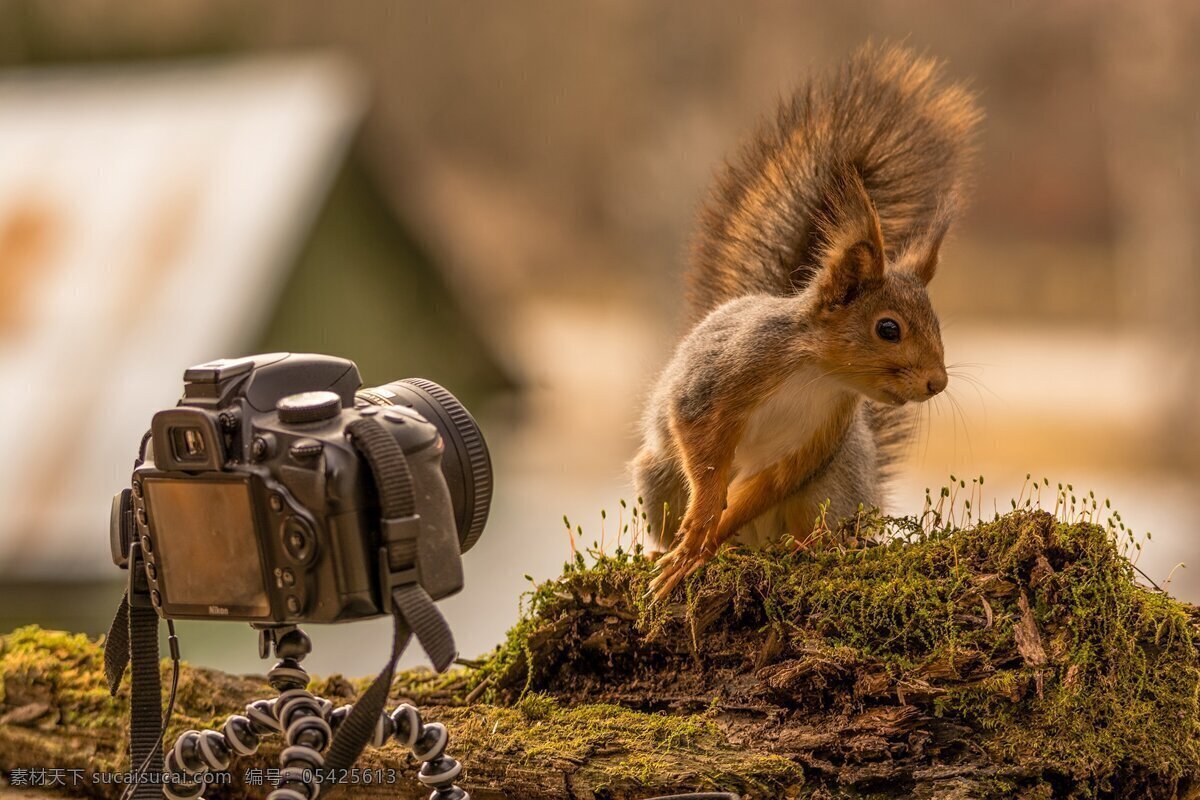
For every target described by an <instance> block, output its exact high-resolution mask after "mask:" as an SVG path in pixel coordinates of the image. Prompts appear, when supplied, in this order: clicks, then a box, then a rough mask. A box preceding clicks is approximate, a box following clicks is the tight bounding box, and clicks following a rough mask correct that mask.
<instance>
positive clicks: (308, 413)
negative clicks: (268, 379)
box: [275, 392, 342, 424]
mask: <svg viewBox="0 0 1200 800" xmlns="http://www.w3.org/2000/svg"><path fill="white" fill-rule="evenodd" d="M275 410H276V411H278V412H279V419H280V421H282V422H288V423H295V424H303V423H305V422H320V421H321V420H326V419H332V418H333V417H336V416H337V415H338V413H339V412H340V411H341V410H342V398H340V397H338V396H337V395H336V394H334V393H333V392H301V393H300V394H291V395H288V396H287V397H284V398H283V399H281V400H280V401H279V402H278V403H276V404H275Z"/></svg>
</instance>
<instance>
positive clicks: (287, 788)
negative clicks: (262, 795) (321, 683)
mask: <svg viewBox="0 0 1200 800" xmlns="http://www.w3.org/2000/svg"><path fill="white" fill-rule="evenodd" d="M275 707H276V709H277V710H278V719H279V725H280V727H281V728H282V729H283V735H284V739H285V740H286V742H287V746H286V747H285V748H284V750H283V752H282V753H280V754H279V763H280V766H282V767H283V770H282V772H281V773H280V776H279V782H278V783H277V784H276V786H275V789H274V790H273V791H272V792H271V793H270V794H269V795H267V800H316V797H317V795H318V794H319V793H320V791H321V784H320V777H321V776H320V771H321V767H323V766H324V765H325V758H324V757H323V756H322V755H321V754H322V753H323V752H324V750H325V748H327V747H328V746H329V742H330V740H331V739H332V738H333V732H332V731H331V730H330V727H329V723H328V722H326V721H325V717H326V716H327V715H328V714H329V708H330V704H329V703H327V702H325V701H322V700H319V699H317V698H316V697H313V696H312V695H311V694H310V693H309V692H308V690H306V689H288V690H287V691H285V692H283V693H282V694H280V695H279V699H278V700H277V701H276V703H275Z"/></svg>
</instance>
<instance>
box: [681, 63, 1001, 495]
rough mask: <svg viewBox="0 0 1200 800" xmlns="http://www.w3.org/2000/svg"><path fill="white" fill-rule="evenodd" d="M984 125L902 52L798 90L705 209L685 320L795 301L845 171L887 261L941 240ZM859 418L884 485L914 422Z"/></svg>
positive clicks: (930, 67) (869, 411)
mask: <svg viewBox="0 0 1200 800" xmlns="http://www.w3.org/2000/svg"><path fill="white" fill-rule="evenodd" d="M981 118H982V114H981V112H980V110H979V108H978V107H977V106H976V104H975V99H974V96H973V94H972V93H971V92H970V91H969V90H968V89H967V88H966V87H964V86H962V85H960V84H954V83H947V82H945V81H943V80H942V75H941V67H940V65H939V63H938V62H936V61H934V60H932V59H928V58H922V57H919V56H917V55H915V54H914V53H912V52H910V51H908V50H906V49H904V48H902V47H897V46H872V45H868V46H866V47H864V48H862V49H860V50H859V51H858V52H856V53H855V54H854V55H853V56H852V57H851V59H850V60H849V61H848V62H847V63H846V64H845V65H844V66H843V67H842V68H841V69H840V70H838V71H837V72H833V73H830V74H828V75H824V76H821V77H818V78H816V79H814V80H811V81H809V82H808V83H807V84H806V85H804V86H801V87H800V88H799V89H798V90H797V91H796V92H795V93H794V94H793V95H792V96H791V97H790V98H789V99H787V100H785V101H784V102H783V103H782V104H781V106H780V108H779V111H778V113H777V114H776V116H775V118H774V119H773V120H769V121H767V122H766V123H765V124H764V125H762V127H761V128H760V129H759V131H758V132H757V134H756V135H755V136H754V137H753V138H752V139H751V140H750V141H749V142H748V143H747V144H746V145H745V146H744V147H743V148H742V150H741V152H740V153H739V154H738V155H737V157H736V158H735V159H734V160H733V161H732V162H731V163H729V164H728V165H727V166H726V167H725V169H724V170H723V172H722V173H721V175H720V176H719V178H718V180H717V182H716V185H715V186H714V187H713V189H712V192H711V194H710V196H709V198H708V201H707V202H706V203H705V205H704V207H703V209H702V210H701V214H700V225H699V230H698V232H697V234H696V237H695V241H694V243H693V248H692V253H691V261H690V264H689V268H688V302H689V306H690V312H691V318H692V321H693V322H696V321H698V320H700V319H701V318H702V317H704V315H705V314H707V313H708V312H709V311H711V310H712V309H714V308H715V307H717V306H718V305H720V304H722V303H724V302H726V301H728V300H731V299H733V298H736V297H740V296H742V295H746V294H757V293H766V294H773V295H788V294H793V293H796V292H799V291H801V290H802V289H803V288H804V287H805V285H806V284H807V283H808V281H809V280H810V278H811V277H812V275H813V273H814V270H815V269H816V268H817V265H816V262H817V257H818V255H819V254H820V252H821V250H822V247H823V245H825V244H826V242H825V239H826V238H828V237H829V236H830V231H829V229H828V226H827V225H824V224H823V221H827V220H828V219H829V218H830V217H831V216H837V215H836V214H833V213H831V212H834V211H836V207H837V204H838V203H839V202H840V200H839V196H838V195H837V187H838V186H842V185H844V183H845V176H846V172H847V171H848V170H853V171H855V172H857V173H858V176H859V177H860V178H861V180H862V184H863V187H864V188H865V189H866V190H867V194H868V195H869V196H870V198H871V201H872V202H873V204H874V206H875V210H876V212H877V213H878V217H879V221H880V228H881V231H882V234H883V243H884V250H885V255H886V257H887V259H888V260H889V261H891V260H892V259H893V258H895V257H896V256H897V255H898V254H900V253H903V252H904V251H905V250H906V249H907V248H908V246H909V244H910V243H913V242H915V241H917V239H918V237H924V236H928V235H929V233H930V230H931V229H932V228H934V227H935V226H943V227H942V230H944V226H945V225H947V224H949V219H948V218H947V214H950V215H953V214H954V213H957V211H958V210H960V209H961V206H962V202H961V198H962V196H963V194H964V190H965V189H966V185H967V183H968V181H969V178H970V172H971V167H972V162H973V160H974V159H973V156H974V144H973V134H974V129H975V127H976V125H977V124H978V123H979V121H980V119H981ZM834 233H836V231H835V232H834ZM865 413H866V415H867V423H868V424H869V426H870V428H871V432H872V435H873V437H874V439H875V444H876V449H877V452H878V459H877V464H878V469H879V472H880V475H879V477H880V479H881V480H885V479H886V478H887V477H888V473H889V472H890V470H891V468H892V466H893V465H894V463H895V461H896V459H897V455H898V451H899V449H900V446H901V445H902V444H903V443H904V441H905V440H906V439H907V437H908V433H909V431H910V430H911V426H910V424H909V421H910V419H909V412H908V410H907V409H903V408H890V407H885V406H879V405H876V404H873V403H870V402H868V403H867V404H866V408H865Z"/></svg>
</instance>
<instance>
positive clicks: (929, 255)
mask: <svg viewBox="0 0 1200 800" xmlns="http://www.w3.org/2000/svg"><path fill="white" fill-rule="evenodd" d="M957 212H958V203H957V201H956V200H955V199H954V198H950V199H948V200H947V201H946V202H944V203H943V204H942V205H941V206H940V207H939V208H938V211H937V214H936V215H935V216H934V218H933V224H932V225H931V226H930V228H929V232H928V234H926V235H925V236H923V237H921V238H919V239H917V241H916V242H915V243H914V244H913V245H912V246H910V247H909V248H908V249H907V250H905V252H904V254H903V255H902V256H900V258H898V259H896V265H895V267H894V268H895V269H903V270H908V271H909V272H911V273H913V274H914V275H916V276H917V277H918V278H920V279H921V282H922V283H924V284H925V285H926V286H928V285H929V282H930V281H932V280H933V276H934V274H935V273H936V272H937V268H938V258H939V253H940V251H941V249H942V242H944V241H945V240H946V233H947V231H949V230H950V223H952V222H953V221H954V218H955V216H956V215H957Z"/></svg>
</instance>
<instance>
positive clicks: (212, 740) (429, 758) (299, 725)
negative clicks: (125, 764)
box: [163, 625, 470, 800]
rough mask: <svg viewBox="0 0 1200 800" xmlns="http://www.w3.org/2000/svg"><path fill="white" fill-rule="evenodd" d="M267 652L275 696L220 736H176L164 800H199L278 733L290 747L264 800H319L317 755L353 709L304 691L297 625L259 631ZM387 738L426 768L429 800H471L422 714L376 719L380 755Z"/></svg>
mask: <svg viewBox="0 0 1200 800" xmlns="http://www.w3.org/2000/svg"><path fill="white" fill-rule="evenodd" d="M272 648H273V649H274V652H275V656H276V658H278V659H279V661H278V663H276V664H275V666H274V667H273V668H272V669H271V671H270V672H268V673H267V682H268V683H270V684H271V687H272V688H274V689H275V690H277V691H278V692H279V696H278V697H276V698H274V699H271V700H255V701H254V702H253V703H250V704H249V705H248V706H246V713H245V714H244V715H242V714H234V715H233V716H231V717H229V718H228V719H227V720H225V724H224V725H222V726H221V729H220V730H219V731H217V730H206V731H194V730H192V731H185V732H184V733H182V734H180V736H179V738H178V739H176V740H175V746H174V747H172V748H171V749H170V750H168V751H167V754H166V758H165V759H164V762H163V766H164V769H165V771H166V772H167V774H168V776H169V778H168V779H167V780H166V781H164V783H163V793H164V794H165V795H166V797H167V798H168V800H203V798H202V797H201V795H202V793H203V792H204V786H205V782H204V775H205V773H207V772H209V771H210V770H211V771H223V770H226V769H228V768H229V765H230V763H231V762H232V761H233V758H234V756H248V755H253V754H254V752H255V751H257V750H258V746H259V744H260V742H261V741H262V737H264V736H267V735H269V734H272V733H282V734H283V737H284V741H285V742H286V743H287V747H285V748H284V750H283V752H282V753H280V755H279V763H280V766H281V767H282V769H281V770H280V774H279V780H278V782H277V783H276V785H275V788H274V789H272V790H271V793H270V794H268V795H267V800H316V797H317V795H318V794H320V792H321V787H322V782H321V779H322V778H323V777H325V776H324V774H323V773H322V768H323V767H324V764H325V760H324V756H323V755H322V754H323V752H324V751H325V749H326V748H327V747H329V743H330V742H331V741H332V740H333V735H334V733H335V732H336V731H337V729H338V726H339V725H340V724H341V723H342V722H343V721H344V720H345V719H346V716H347V715H348V714H349V713H350V710H351V709H352V708H353V706H352V705H344V706H340V707H338V708H334V707H333V703H331V702H330V701H328V700H326V699H324V698H320V697H315V696H313V695H312V694H311V693H309V691H308V690H307V689H306V688H305V687H307V686H308V682H309V677H308V673H307V672H306V671H305V670H304V668H303V667H301V666H300V662H301V661H302V660H303V659H304V657H305V656H306V655H308V654H309V653H311V652H312V640H310V639H309V638H308V635H307V634H305V633H304V631H302V630H300V629H299V628H298V627H296V626H295V625H284V626H278V627H271V628H263V629H261V630H260V631H259V654H260V655H262V656H263V657H264V658H265V657H266V656H267V655H268V654H269V653H270V651H271V649H272ZM392 736H395V737H396V739H397V740H398V741H399V742H400V743H401V744H403V745H404V746H405V747H407V748H409V750H411V751H412V754H413V756H415V757H416V758H417V760H418V761H421V762H423V763H422V764H421V769H420V771H419V772H418V773H417V779H418V780H420V781H421V783H423V784H425V785H426V786H429V787H432V788H433V793H432V794H430V795H429V800H470V795H469V794H468V793H467V792H466V791H464V790H462V789H460V788H459V787H458V786H455V785H454V781H455V779H456V778H458V776H459V773H461V772H462V764H460V763H459V762H457V761H455V760H454V759H453V758H450V757H449V756H447V755H445V750H446V744H447V741H448V739H449V736H448V734H447V732H446V728H445V726H444V725H442V724H441V723H439V722H431V723H428V724H425V723H423V722H422V721H421V714H420V712H418V711H417V709H415V708H413V707H412V706H410V705H408V704H407V703H404V704H402V705H400V706H399V707H398V708H396V709H395V710H394V711H392V712H391V713H390V714H388V713H386V712H385V713H383V714H381V715H380V717H379V721H378V723H376V725H375V735H374V737H373V739H372V741H371V744H373V745H374V746H376V747H381V746H383V745H384V744H385V743H386V742H387V741H388V739H390V738H391V737H392Z"/></svg>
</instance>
